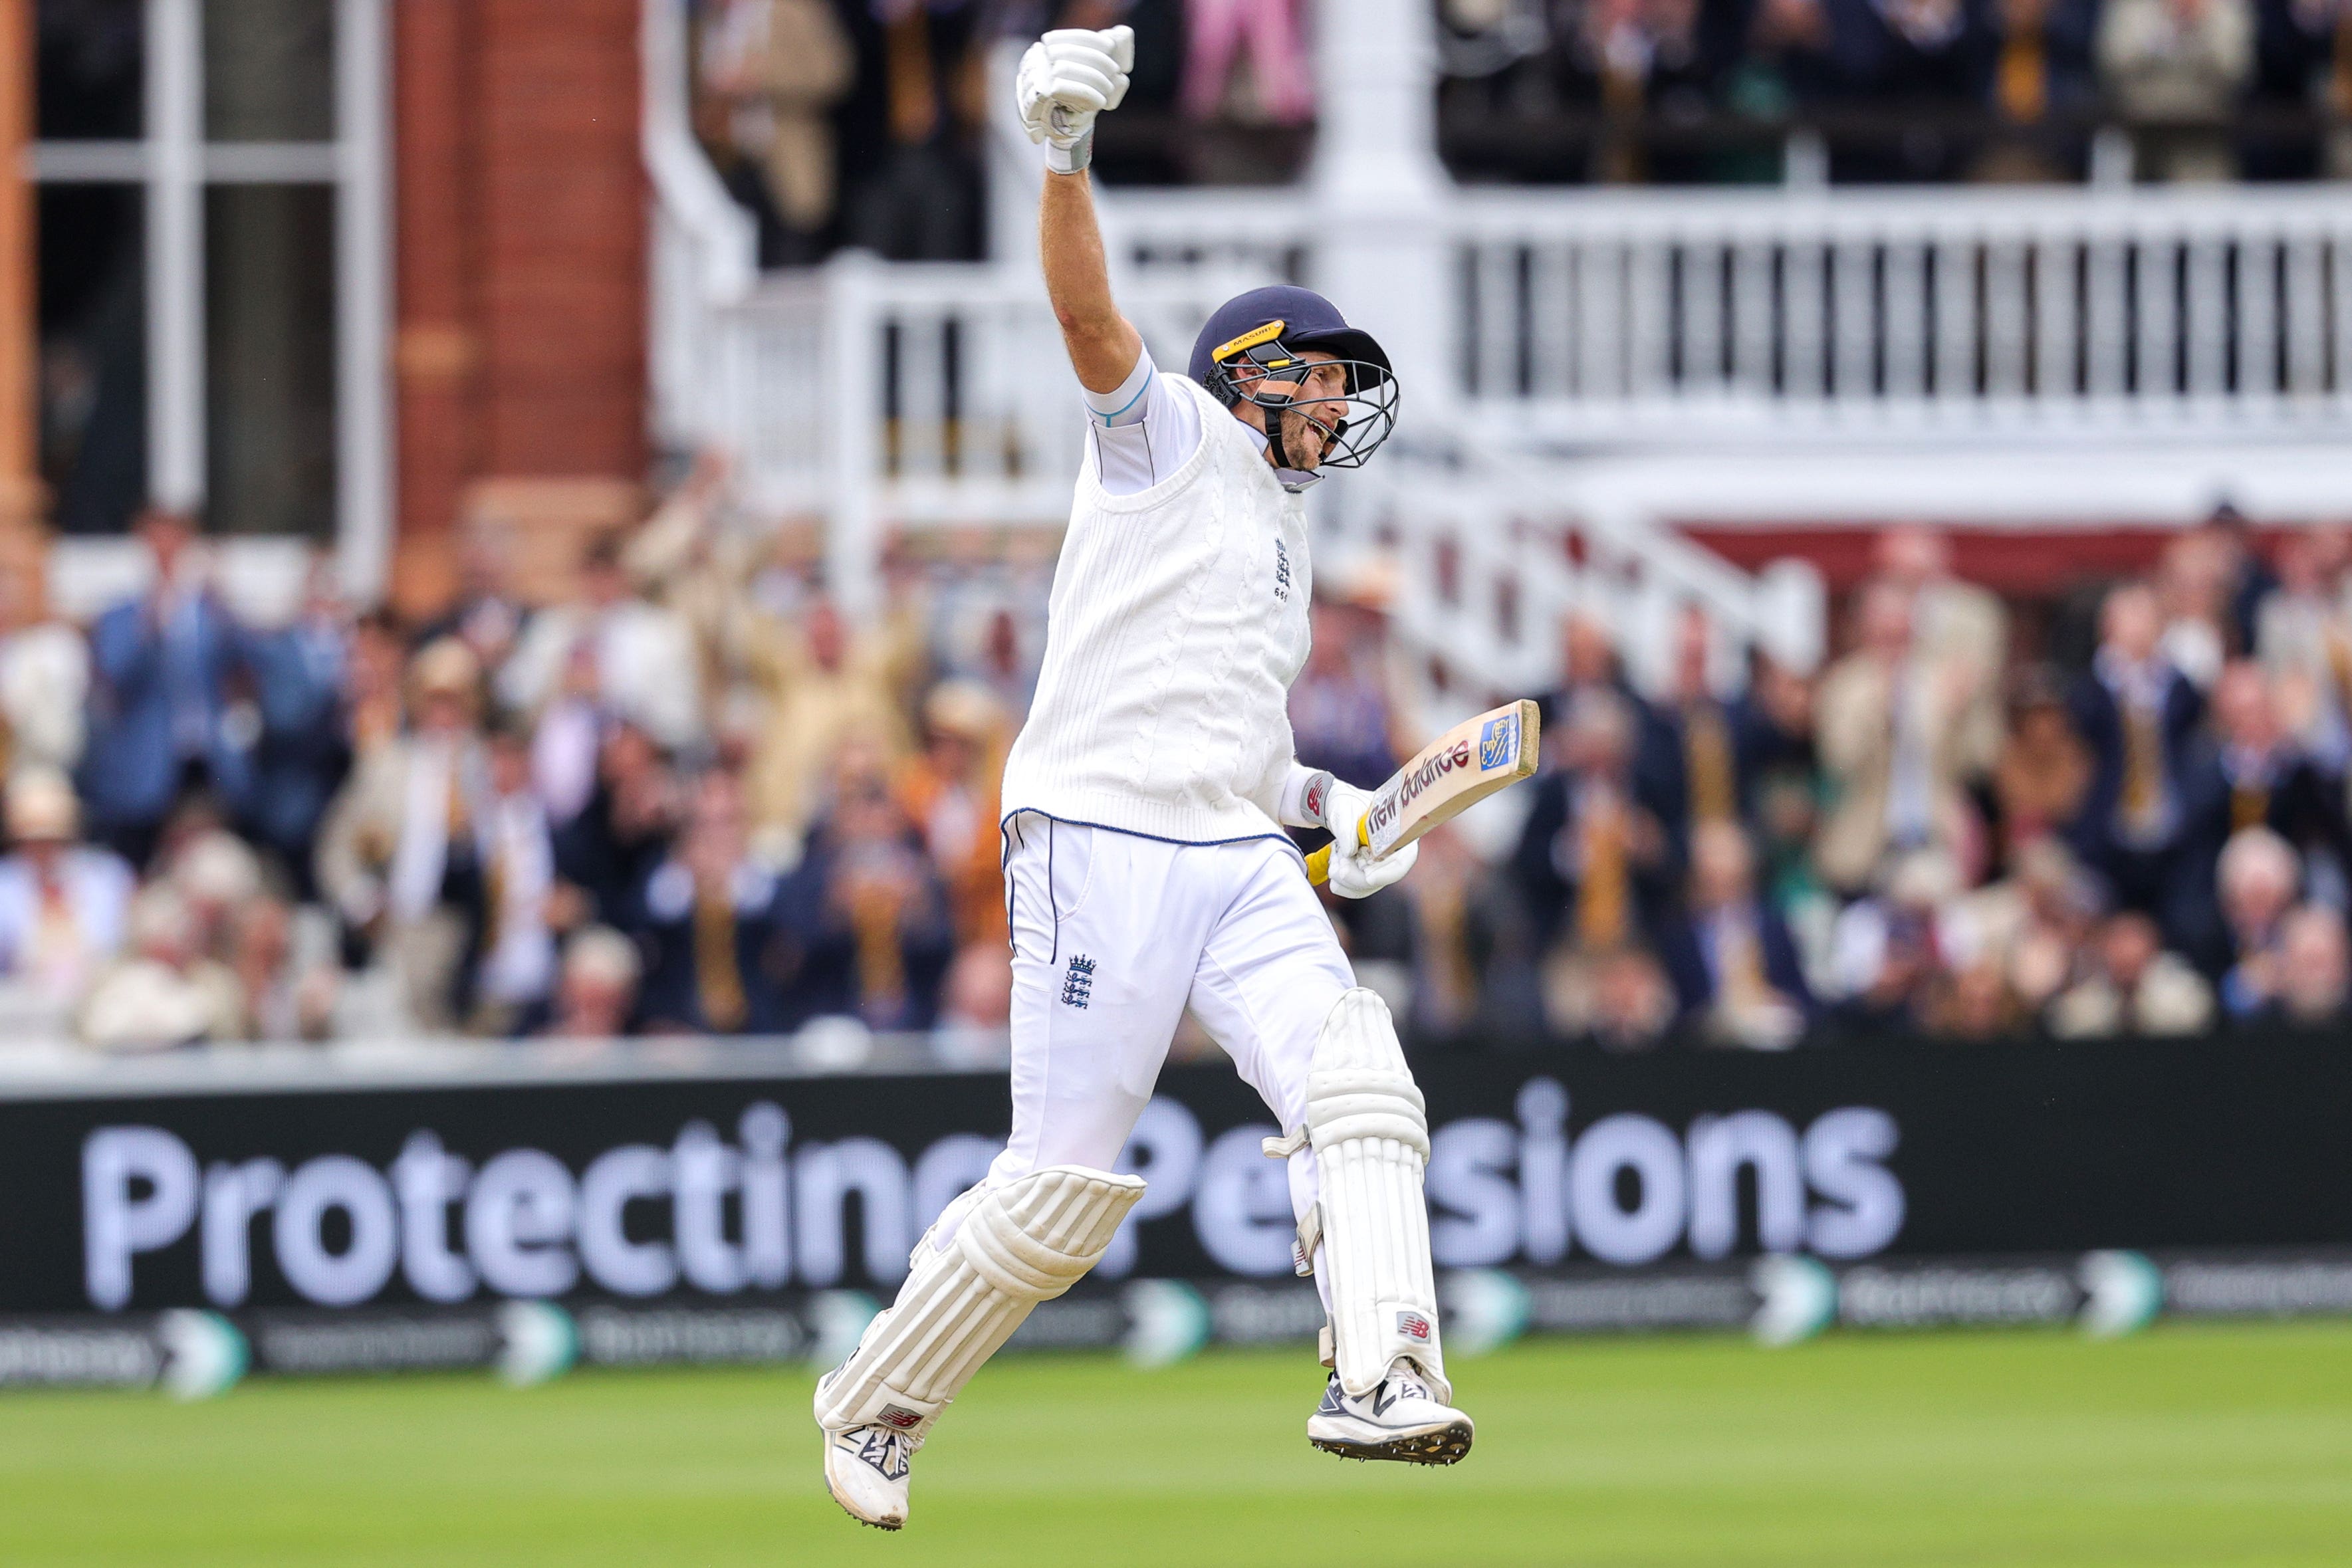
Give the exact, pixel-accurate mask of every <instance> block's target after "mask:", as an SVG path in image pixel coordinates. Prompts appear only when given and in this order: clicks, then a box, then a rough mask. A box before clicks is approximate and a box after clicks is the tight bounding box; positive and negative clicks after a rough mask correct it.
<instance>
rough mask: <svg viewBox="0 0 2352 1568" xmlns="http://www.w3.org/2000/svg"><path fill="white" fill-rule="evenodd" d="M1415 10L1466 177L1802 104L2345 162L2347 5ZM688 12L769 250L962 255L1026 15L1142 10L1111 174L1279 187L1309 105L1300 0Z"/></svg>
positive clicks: (1951, 162)
mask: <svg viewBox="0 0 2352 1568" xmlns="http://www.w3.org/2000/svg"><path fill="white" fill-rule="evenodd" d="M1431 3H1432V4H1433V5H1435V7H1436V9H1437V12H1438V16H1439V24H1440V26H1439V31H1440V37H1441V41H1442V43H1443V45H1444V56H1443V58H1444V72H1445V80H1444V90H1443V92H1442V94H1441V100H1440V108H1441V116H1440V122H1441V141H1442V142H1443V144H1444V152H1445V155H1446V156H1447V157H1448V158H1449V160H1451V161H1452V162H1454V166H1455V168H1456V171H1457V172H1460V173H1462V174H1464V175H1465V176H1466V177H1470V178H1497V177H1499V178H1506V179H1513V178H1517V179H1570V180H1592V181H1597V182H1603V183H1626V182H1644V181H1654V182H1666V183H1682V182H1746V181H1757V180H1766V181H1769V180H1778V179H1780V178H1783V177H1784V176H1785V175H1786V174H1787V172H1788V171H1787V169H1786V166H1785V164H1784V162H1783V148H1782V146H1781V143H1780V139H1779V138H1780V131H1781V128H1785V127H1786V126H1788V125H1789V124H1791V123H1798V122H1803V123H1812V124H1820V125H1822V126H1825V127H1829V128H1831V130H1832V134H1831V135H1830V137H1829V139H1828V141H1827V143H1826V146H1825V148H1824V153H1825V168H1824V170H1823V172H1825V173H1827V174H1828V175H1829V176H1830V177H1832V178H1834V179H1836V180H1839V181H1842V182H1843V181H1885V180H1923V179H1924V180H1958V179H1977V180H1997V181H2020V180H2021V181H2050V180H2075V179H2081V178H2084V176H2085V175H2086V174H2087V173H2089V172H2091V170H2090V164H2091V161H2092V150H2093V146H2094V131H2095V130H2096V129H2097V128H2098V127H2099V126H2102V125H2105V126H2113V127H2116V128H2118V129H2119V130H2121V131H2123V132H2124V133H2125V136H2124V140H2123V141H2122V142H2121V143H2119V144H2118V145H2120V146H2123V147H2126V148H2127V149H2128V152H2129V165H2130V170H2131V172H2132V173H2133V174H2134V175H2136V177H2137V178H2140V179H2143V180H2168V181H2173V180H2191V181H2212V180H2230V179H2236V178H2241V177H2244V178H2268V179H2306V178H2315V177H2328V178H2343V177H2346V176H2347V175H2352V0H1431ZM694 15H695V18H696V29H695V38H696V41H697V42H696V62H697V69H696V77H695V80H696V112H697V117H698V133H699V135H700V137H701V140H702V141H703V143H704V145H705V146H706V147H707V148H708V149H709V151H710V152H711V155H712V158H713V161H714V162H715V163H716V164H717V166H718V167H719V170H720V172H721V174H722V176H723V177H724V178H725V179H726V181H727V183H728V185H729V187H730V190H731V191H732V192H733V193H734V194H735V195H736V197H737V199H738V200H739V201H740V202H741V203H742V204H744V205H745V206H747V207H748V208H749V209H750V210H751V212H752V213H753V214H755V215H757V217H758V218H759V220H760V225H761V254H762V257H763V259H764V261H765V262H766V263H767V265H770V266H791V265H798V264H803V263H807V262H812V261H815V260H819V259H822V258H823V257H824V256H826V255H829V254H830V253H831V252H832V251H833V250H835V249H836V248H838V247H840V246H860V247H863V248H866V249H868V250H872V251H874V252H875V253H877V255H881V256H887V257H889V258H892V259H895V260H947V259H965V258H971V257H976V256H980V255H981V254H982V247H983V244H984V235H983V229H984V194H985V192H984V186H983V180H982V166H983V162H984V159H983V151H984V140H985V127H986V122H987V118H988V110H989V97H988V92H989V89H988V68H989V60H990V57H991V55H992V51H993V50H995V48H996V47H998V46H999V45H1000V44H1003V43H1005V42H1007V41H1010V42H1011V43H1013V44H1016V45H1017V44H1018V43H1019V42H1021V41H1022V40H1024V39H1026V38H1031V37H1035V36H1036V35H1037V33H1038V32H1039V31H1041V30H1042V29H1044V28H1046V27H1054V26H1083V27H1103V26H1114V25H1118V24H1121V23H1124V24H1126V25H1128V26H1132V27H1134V28H1135V30H1136V34H1137V68H1136V74H1135V77H1134V80H1133V84H1132V86H1131V88H1130V90H1129V95H1128V99H1127V102H1126V104H1125V105H1124V106H1122V110H1121V113H1120V114H1119V115H1118V116H1114V117H1112V119H1111V120H1106V121H1105V122H1104V130H1103V133H1102V137H1101V140H1100V142H1099V144H1098V146H1097V164H1098V166H1099V167H1100V168H1101V169H1102V171H1103V172H1104V173H1105V175H1106V177H1108V178H1109V179H1112V180H1114V181H1118V180H1130V181H1141V182H1145V183H1267V182H1277V181H1281V180H1286V179H1289V178H1292V177H1294V176H1295V175H1296V174H1297V172H1298V171H1299V170H1300V168H1302V167H1303V161H1304V158H1305V155H1306V152H1307V133H1308V132H1310V131H1311V129H1312V124H1313V121H1314V119H1315V113H1316V90H1317V89H1316V80H1317V77H1316V68H1315V62H1314V58H1313V40H1312V25H1313V21H1314V16H1315V8H1314V6H1313V5H1311V4H1309V0H696V4H695V6H694ZM1743 127H1748V128H1749V129H1747V130H1743V129H1742V128H1743ZM1755 127H1761V128H1763V133H1762V134H1761V135H1759V134H1758V133H1757V132H1756V131H1755V130H1754V129H1753V128H1755ZM1612 128H1613V129H1612Z"/></svg>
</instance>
